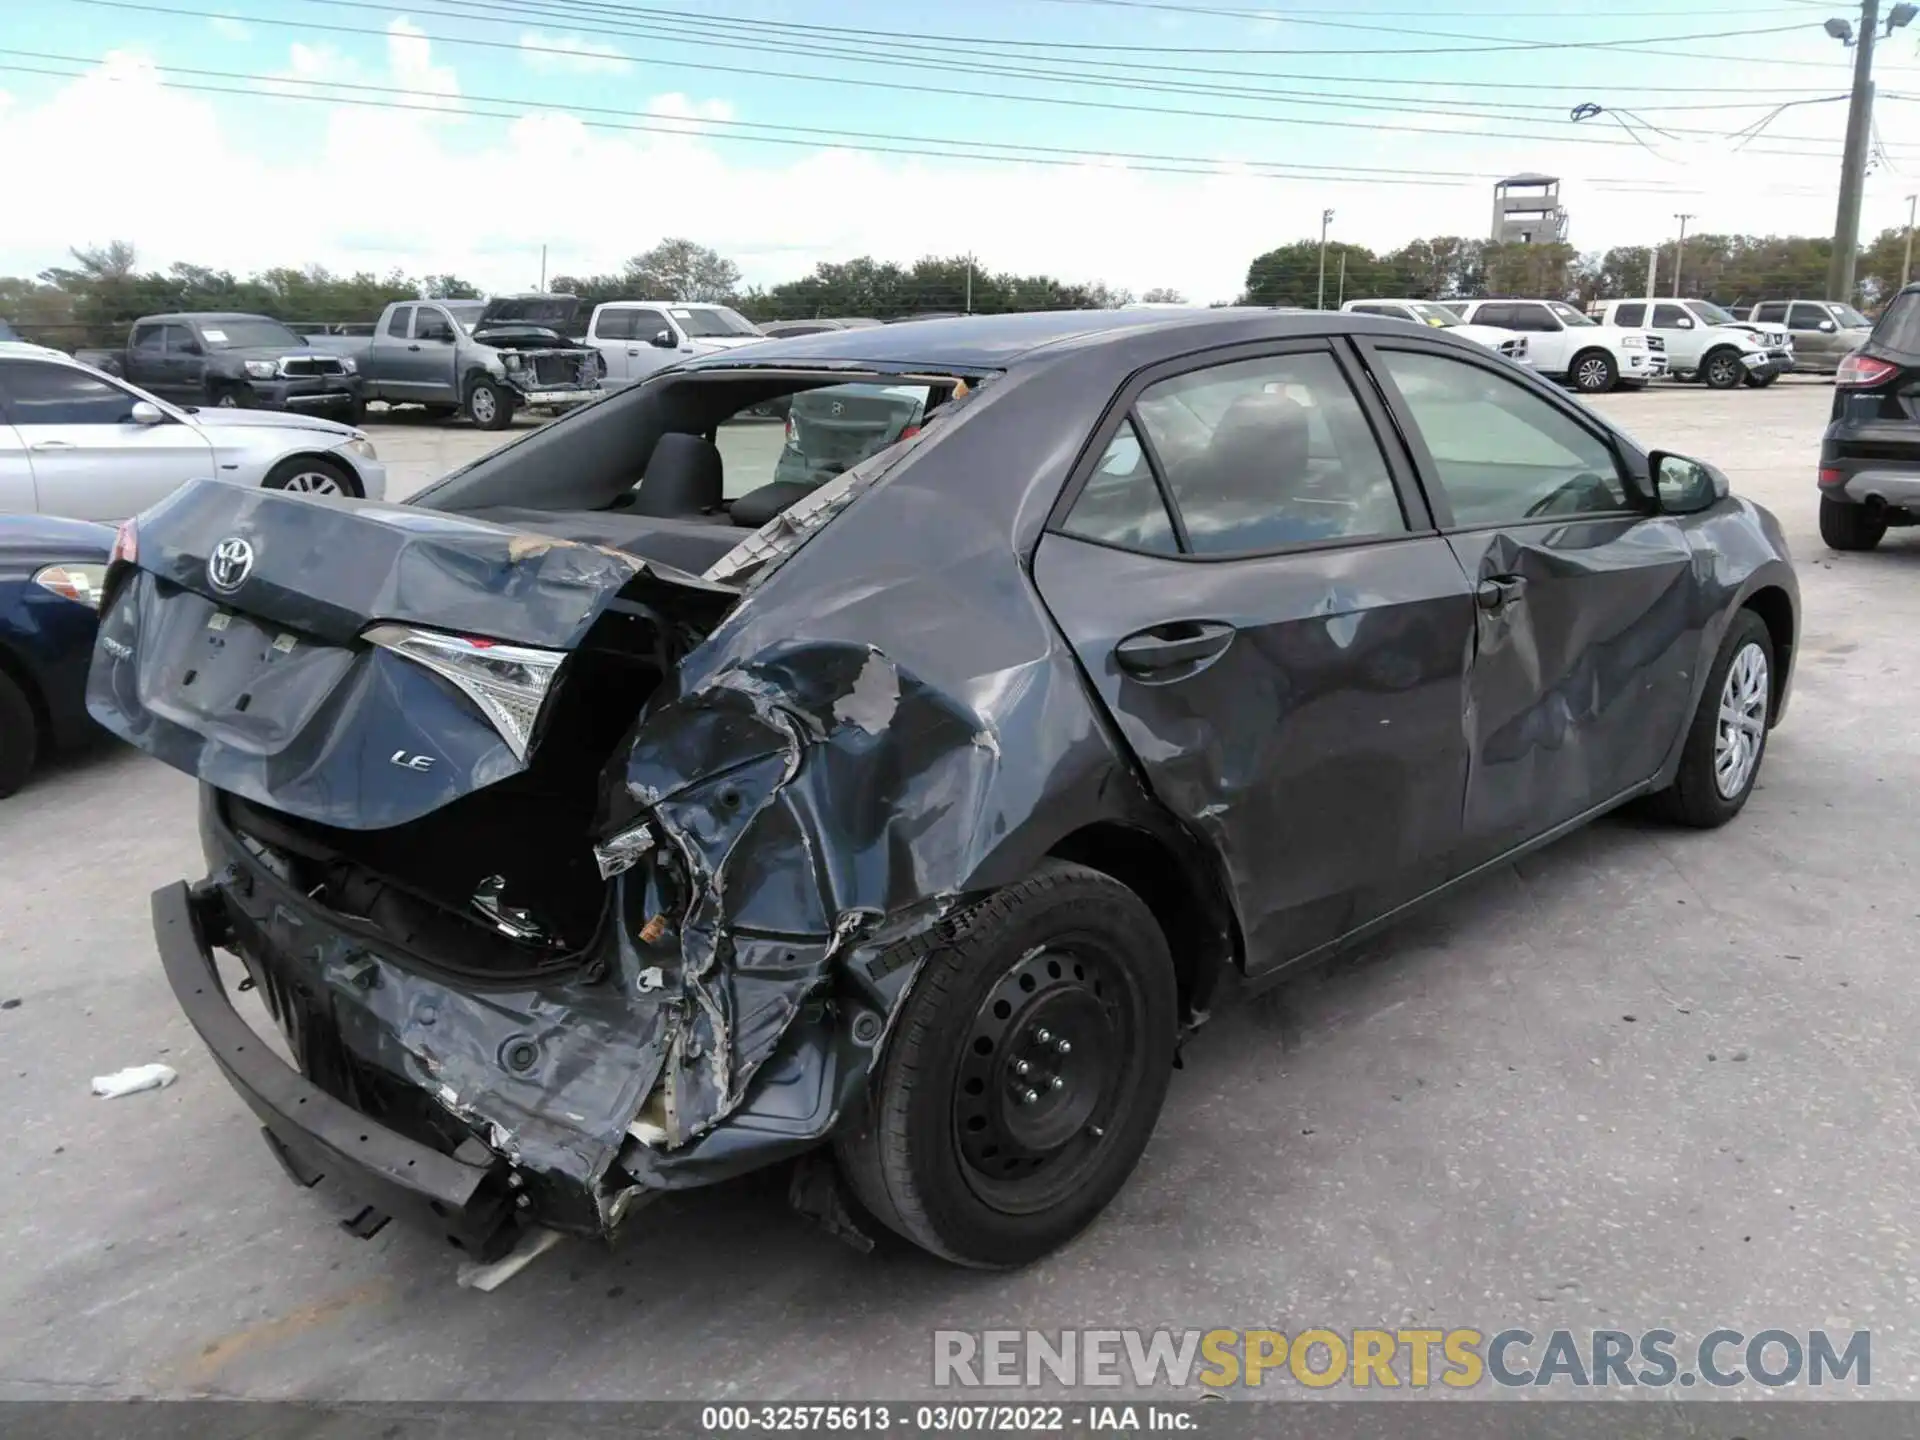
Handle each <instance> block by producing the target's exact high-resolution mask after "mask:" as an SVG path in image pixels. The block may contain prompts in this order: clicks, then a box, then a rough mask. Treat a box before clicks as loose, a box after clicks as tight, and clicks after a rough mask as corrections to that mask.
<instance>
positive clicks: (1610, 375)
mask: <svg viewBox="0 0 1920 1440" xmlns="http://www.w3.org/2000/svg"><path fill="white" fill-rule="evenodd" d="M1567 377H1568V378H1569V379H1571V380H1572V381H1573V388H1574V389H1576V390H1578V391H1579V392H1580V393H1581V394H1582V395H1604V394H1606V393H1607V391H1609V390H1611V389H1613V387H1614V386H1616V385H1618V384H1619V383H1620V367H1619V366H1618V365H1616V364H1614V363H1613V357H1612V356H1611V355H1609V354H1608V353H1607V352H1606V351H1604V350H1582V351H1581V352H1580V353H1579V354H1578V355H1576V356H1574V357H1573V364H1571V365H1570V366H1568V367H1567Z"/></svg>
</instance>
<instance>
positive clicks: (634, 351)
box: [627, 350, 640, 355]
mask: <svg viewBox="0 0 1920 1440" xmlns="http://www.w3.org/2000/svg"><path fill="white" fill-rule="evenodd" d="M639 353H640V352H639V351H638V350H629V351H627V354H629V355H638V354H639Z"/></svg>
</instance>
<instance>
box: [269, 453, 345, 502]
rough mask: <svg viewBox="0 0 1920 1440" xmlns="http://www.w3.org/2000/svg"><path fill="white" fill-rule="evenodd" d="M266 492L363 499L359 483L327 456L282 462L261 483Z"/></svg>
mask: <svg viewBox="0 0 1920 1440" xmlns="http://www.w3.org/2000/svg"><path fill="white" fill-rule="evenodd" d="M260 488H261V489H263V490H291V491H293V492H294V493H295V494H298V495H346V496H350V497H352V498H354V499H359V498H360V482H359V480H358V479H356V478H355V477H354V474H353V472H352V471H350V470H348V469H347V467H346V466H344V465H342V464H341V463H340V462H339V461H338V460H333V459H329V458H328V457H327V456H325V455H294V456H290V457H289V458H287V459H285V460H282V461H281V462H280V463H279V464H278V465H276V466H274V467H273V469H271V470H269V471H268V472H267V478H266V479H265V480H262V481H261V482H260Z"/></svg>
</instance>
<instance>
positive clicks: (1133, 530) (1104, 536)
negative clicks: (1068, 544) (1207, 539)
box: [1061, 420, 1180, 555]
mask: <svg viewBox="0 0 1920 1440" xmlns="http://www.w3.org/2000/svg"><path fill="white" fill-rule="evenodd" d="M1061 528H1062V529H1064V530H1065V531H1066V532H1067V534H1069V535H1078V536H1080V537H1082V538H1083V539H1087V540H1098V541H1101V542H1102V543H1104V544H1107V545H1122V546H1125V547H1126V548H1127V549H1129V550H1146V551H1151V552H1153V553H1155V554H1160V555H1172V554H1174V553H1175V552H1177V551H1178V550H1179V548H1180V547H1179V545H1178V543H1177V542H1176V541H1175V540H1174V535H1173V522H1172V521H1171V520H1170V519H1168V518H1167V506H1166V502H1165V501H1164V500H1163V499H1162V498H1161V496H1160V485H1159V482H1158V481H1156V480H1155V479H1154V478H1153V467H1152V466H1151V465H1149V464H1148V463H1147V452H1146V448H1145V447H1144V446H1142V445H1141V443H1140V435H1139V432H1138V431H1136V430H1135V429H1134V428H1133V421H1132V420H1124V421H1122V422H1121V424H1120V428H1119V430H1118V431H1116V432H1115V434H1114V437H1113V439H1112V440H1111V441H1109V442H1108V444H1107V448H1106V452H1105V453H1104V454H1103V455H1101V457H1100V463H1099V464H1098V465H1097V466H1095V467H1094V471H1093V474H1092V475H1090V476H1089V477H1088V478H1087V486H1086V489H1084V490H1082V491H1081V492H1080V498H1079V499H1077V500H1075V501H1074V502H1073V509H1072V510H1071V511H1069V512H1068V514H1067V520H1066V524H1065V525H1063V526H1062V527H1061Z"/></svg>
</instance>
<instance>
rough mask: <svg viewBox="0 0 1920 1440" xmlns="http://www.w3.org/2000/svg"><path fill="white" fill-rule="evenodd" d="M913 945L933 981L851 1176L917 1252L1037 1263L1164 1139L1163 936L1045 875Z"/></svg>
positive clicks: (884, 1068) (1100, 885)
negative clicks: (1158, 1135) (1158, 1125)
mask: <svg viewBox="0 0 1920 1440" xmlns="http://www.w3.org/2000/svg"><path fill="white" fill-rule="evenodd" d="M908 948H909V952H910V954H909V958H912V959H919V960H921V961H922V969H921V971H920V974H919V975H918V976H917V977H916V978H915V980H914V984H913V989H912V992H911V993H910V994H909V995H908V997H907V1000H906V1003H905V1005H904V1006H903V1007H902V1008H901V1010H900V1013H899V1015H898V1017H897V1018H896V1020H895V1022H894V1033H893V1037H892V1040H891V1042H890V1044H889V1046H888V1049H887V1054H886V1057H885V1059H884V1060H883V1061H882V1062H881V1066H880V1069H879V1074H878V1081H877V1084H876V1086H875V1090H874V1094H873V1097H872V1102H871V1106H870V1109H869V1111H868V1113H867V1115H866V1116H865V1117H864V1118H863V1119H862V1121H861V1122H860V1123H859V1124H858V1125H857V1126H855V1127H854V1128H852V1129H851V1130H850V1131H848V1132H847V1133H845V1134H843V1135H842V1136H840V1137H839V1138H837V1139H836V1141H835V1149H836V1151H837V1154H838V1157H839V1161H840V1166H841V1169H842V1171H843V1173H844V1174H845V1175H846V1176H847V1179H848V1180H849V1182H850V1183H851V1185H852V1188H853V1190H854V1193H855V1194H856V1195H857V1196H858V1197H859V1199H860V1200H861V1202H862V1203H863V1204H865V1206H866V1207H867V1208H868V1209H869V1210H870V1211H871V1212H872V1213H873V1214H874V1216H875V1217H876V1218H877V1219H879V1220H881V1221H882V1222H884V1223H885V1224H886V1225H888V1226H889V1227H890V1228H892V1229H893V1230H895V1231H897V1232H898V1233H899V1234H901V1235H903V1236H905V1237H906V1238H907V1239H909V1240H911V1241H913V1242H914V1243H915V1244H916V1245H919V1246H921V1247H922V1248H924V1249H926V1250H929V1251H932V1252H933V1253H934V1254H936V1255H940V1256H943V1257H945V1258H946V1259H948V1260H952V1261H955V1262H957V1263H959V1264H962V1265H970V1266H975V1267H978V1268H981V1269H1010V1268H1012V1267H1015V1266H1019V1265H1025V1264H1027V1263H1029V1262H1031V1261H1033V1260H1037V1259H1039V1258H1040V1257H1041V1256H1043V1255H1045V1254H1047V1253H1048V1252H1049V1251H1051V1250H1054V1249H1055V1248H1057V1247H1058V1246H1060V1245H1062V1244H1064V1243H1065V1242H1066V1241H1068V1240H1070V1239H1072V1238H1073V1236H1075V1235H1076V1234H1078V1233H1079V1232H1080V1231H1081V1230H1082V1229H1084V1228H1085V1227H1086V1226H1087V1224H1088V1223H1090V1222H1091V1221H1092V1220H1093V1218H1094V1217H1095V1216H1096V1215H1098V1214H1099V1213H1100V1211H1101V1210H1102V1209H1104V1208H1105V1206H1106V1204H1107V1202H1108V1201H1110V1200H1111V1199H1112V1198H1113V1196H1114V1195H1115V1194H1116V1193H1118V1191H1119V1189H1120V1187H1121V1186H1122V1185H1123V1184H1124V1183H1125V1182H1126V1179H1127V1176H1128V1175H1130V1174H1131V1173H1132V1171H1133V1168H1134V1166H1135V1164H1136V1163H1137V1162H1138V1161H1139V1159H1140V1155H1141V1153H1142V1152H1143V1151H1144V1150H1145V1149H1146V1145H1147V1139H1148V1137H1149V1136H1150V1135H1151V1134H1152V1133H1153V1126H1154V1122H1155V1121H1156V1120H1157V1119H1158V1118H1159V1114H1160V1107H1161V1103H1162V1102H1163V1101H1164V1100H1165V1098H1166V1092H1167V1084H1168V1081H1169V1079H1170V1078H1171V1075H1172V1066H1173V1051H1174V1041H1175V1033H1176V1029H1177V1025H1178V1013H1177V1007H1178V1001H1177V997H1176V995H1175V987H1174V976H1173V961H1172V957H1171V956H1170V954H1169V952H1168V949H1167V942H1166V937H1165V936H1164V935H1163V934H1162V933H1161V931H1160V927H1159V925H1158V923H1157V922H1156V921H1155V920H1154V918H1153V913H1152V912H1151V911H1150V910H1148V909H1147V907H1146V905H1145V904H1144V903H1142V901H1141V900H1140V898H1139V896H1137V895H1135V894H1134V893H1133V891H1131V890H1129V889H1128V888H1127V887H1126V886H1124V885H1122V884H1121V883H1120V882H1119V881H1117V880H1115V879H1113V878H1112V877H1110V876H1107V875H1103V874H1101V873H1100V872H1098V871H1096V870H1090V869H1088V868H1086V867H1084V866H1080V865H1069V864H1065V863H1063V862H1060V861H1051V860H1050V861H1047V862H1045V863H1044V864H1043V865H1042V866H1041V867H1040V868H1039V869H1038V870H1037V871H1035V872H1034V874H1033V875H1032V876H1031V877H1030V878H1028V879H1027V880H1024V881H1022V882H1020V883H1019V884H1017V885H1011V886H1008V887H1007V888H1006V889H1004V890H1001V891H999V892H998V893H996V894H995V895H993V896H992V897H991V898H990V899H987V900H984V901H982V902H981V903H980V904H978V905H976V906H974V907H973V908H972V909H970V910H968V911H967V912H966V913H965V914H964V915H963V916H961V917H960V918H959V919H958V920H957V921H953V922H949V924H947V925H943V926H941V927H938V928H937V929H936V931H935V932H934V933H932V934H930V935H927V936H924V937H921V938H920V939H917V940H914V941H912V942H909V947H908Z"/></svg>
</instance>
